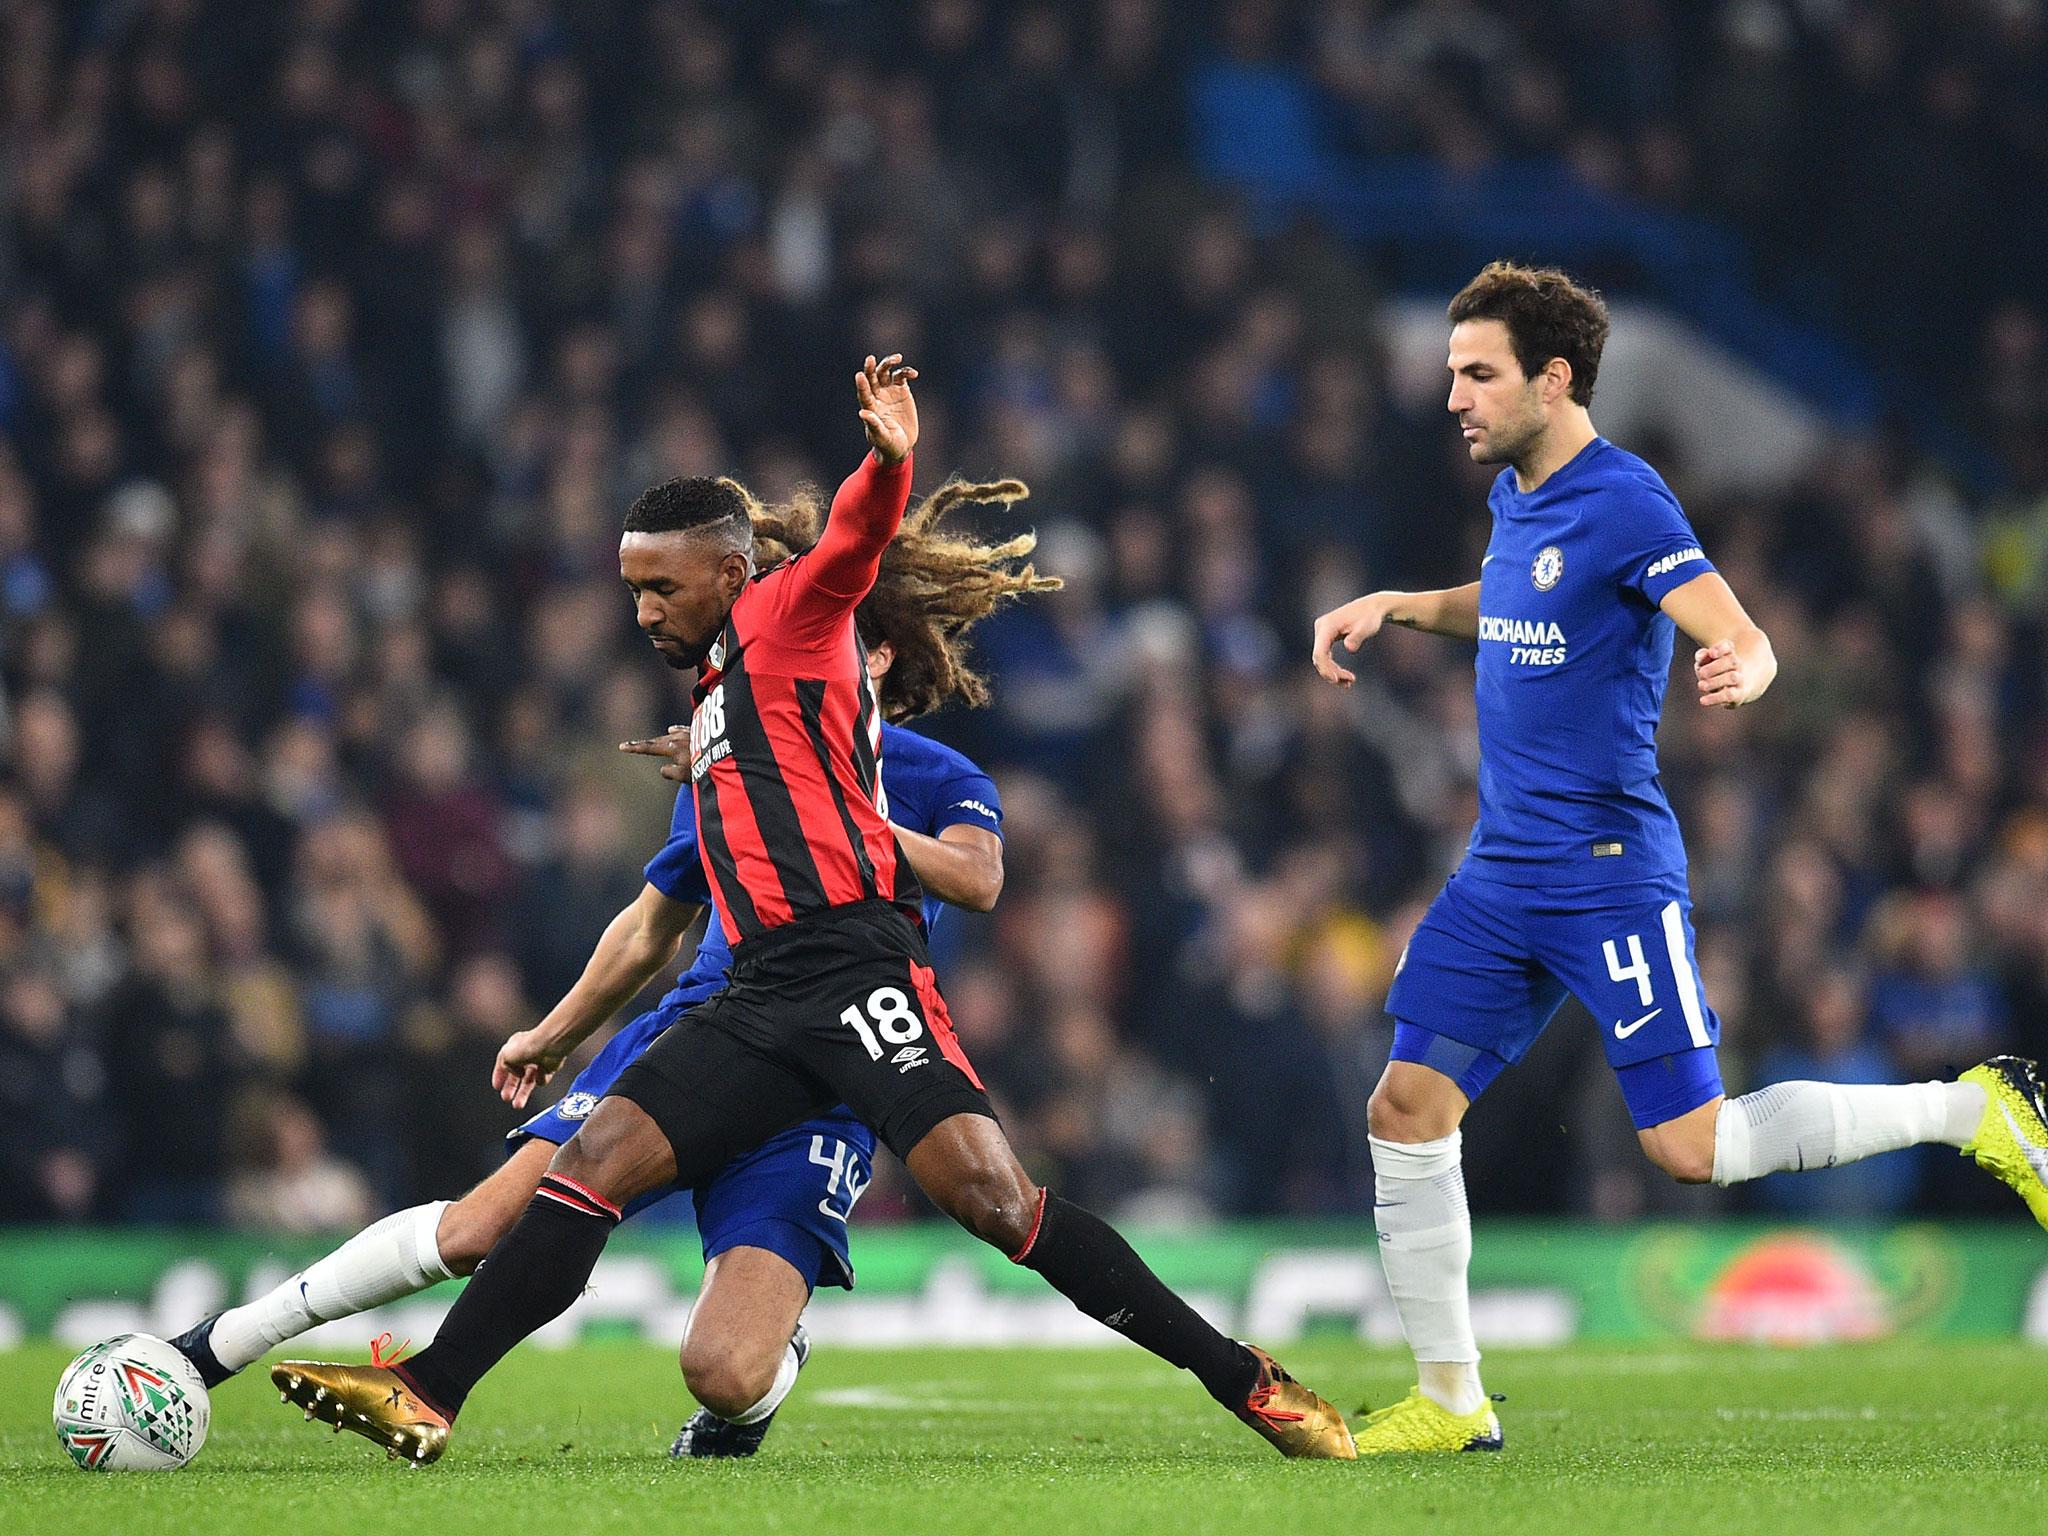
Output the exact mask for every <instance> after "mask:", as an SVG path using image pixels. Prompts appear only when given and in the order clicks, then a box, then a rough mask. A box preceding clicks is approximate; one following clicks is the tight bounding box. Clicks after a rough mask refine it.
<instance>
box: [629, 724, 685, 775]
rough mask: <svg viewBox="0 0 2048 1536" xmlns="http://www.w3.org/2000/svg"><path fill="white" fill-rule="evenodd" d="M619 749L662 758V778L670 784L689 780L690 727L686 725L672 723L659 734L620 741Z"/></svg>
mask: <svg viewBox="0 0 2048 1536" xmlns="http://www.w3.org/2000/svg"><path fill="white" fill-rule="evenodd" d="M619 750H620V751H621V752H631V753H633V754H634V755H635V756H638V757H659V758H662V759H664V761H663V763H662V765H661V776H662V777H663V778H664V779H667V780H668V781H669V782H670V783H671V784H687V783H689V782H690V728H689V727H688V726H687V725H672V726H670V727H669V728H668V729H667V730H666V731H664V732H662V733H661V735H659V736H649V737H646V738H644V739H642V740H640V741H622V742H620V743H619Z"/></svg>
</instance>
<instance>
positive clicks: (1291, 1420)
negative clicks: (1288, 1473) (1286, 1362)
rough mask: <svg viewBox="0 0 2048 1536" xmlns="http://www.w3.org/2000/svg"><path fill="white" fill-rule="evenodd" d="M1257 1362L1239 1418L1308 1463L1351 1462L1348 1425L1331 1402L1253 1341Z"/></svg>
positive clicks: (1250, 1346)
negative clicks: (1257, 1365) (1250, 1388)
mask: <svg viewBox="0 0 2048 1536" xmlns="http://www.w3.org/2000/svg"><path fill="white" fill-rule="evenodd" d="M1245 1348H1246V1349H1248V1350H1250V1351H1251V1352H1252V1356H1253V1358H1255V1359H1256V1360H1257V1361H1258V1362H1259V1379H1258V1380H1257V1381H1256V1382H1255V1383H1253V1385H1252V1390H1251V1394H1250V1395H1249V1396H1248V1397H1246V1398H1245V1400H1244V1406H1243V1407H1242V1408H1240V1409H1238V1410H1237V1416H1238V1417H1239V1418H1240V1419H1243V1420H1244V1421H1245V1423H1247V1424H1249V1425H1251V1427H1252V1428H1253V1429H1254V1430H1255V1431H1257V1432H1258V1434H1259V1435H1260V1436H1262V1437H1263V1438H1264V1439H1266V1440H1267V1441H1269V1442H1271V1444H1272V1446H1273V1449H1275V1450H1276V1451H1278V1452H1279V1453H1280V1454H1281V1455H1282V1456H1297V1457H1302V1458H1305V1459H1307V1460H1311V1461H1350V1460H1352V1459H1354V1458H1355V1457H1356V1456H1357V1455H1358V1448H1357V1447H1356V1446H1355V1445H1353V1444H1352V1443H1351V1427H1350V1426H1349V1425H1348V1424H1346V1423H1345V1422H1344V1415H1343V1414H1341V1413H1339V1412H1338V1411H1337V1410H1336V1408H1335V1406H1333V1405H1332V1404H1330V1403H1327V1402H1325V1401H1324V1400H1323V1399H1322V1398H1320V1397H1318V1396H1316V1394H1315V1393H1313V1392H1311V1391H1310V1390H1309V1389H1308V1388H1307V1387H1304V1386H1303V1385H1302V1384H1301V1383H1300V1382H1298V1381H1296V1380H1295V1379H1294V1378H1293V1377H1292V1376H1290V1375H1288V1374H1287V1372H1286V1371H1284V1370H1282V1369H1281V1367H1280V1362H1279V1361H1278V1360H1275V1359H1274V1358H1273V1357H1272V1356H1271V1355H1269V1354H1267V1353H1266V1352H1265V1351H1264V1350H1263V1349H1261V1348H1259V1346H1258V1345H1256V1344H1247V1345H1245Z"/></svg>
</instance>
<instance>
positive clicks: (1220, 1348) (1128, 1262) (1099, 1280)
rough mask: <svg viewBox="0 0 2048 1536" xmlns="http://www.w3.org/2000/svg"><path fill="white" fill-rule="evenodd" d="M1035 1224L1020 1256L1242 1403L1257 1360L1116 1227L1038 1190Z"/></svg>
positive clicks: (1123, 1330) (1220, 1397) (1066, 1292)
mask: <svg viewBox="0 0 2048 1536" xmlns="http://www.w3.org/2000/svg"><path fill="white" fill-rule="evenodd" d="M1040 1200H1041V1204H1040V1206H1039V1215H1038V1227H1037V1229H1036V1231H1034V1232H1033V1233H1032V1235H1031V1239H1030V1241H1028V1242H1027V1243H1025V1245H1024V1249H1023V1251H1022V1252H1021V1253H1018V1254H1016V1255H1015V1260H1016V1262H1017V1263H1019V1264H1022V1265H1023V1266H1024V1267H1025V1268H1027V1269H1035V1270H1037V1271H1038V1272H1039V1273H1040V1274H1041V1275H1043V1276H1045V1278H1046V1280H1047V1281H1048V1282H1050V1284H1051V1285H1052V1288H1053V1289H1054V1290H1056V1291H1058V1292H1059V1293H1060V1294H1061V1295H1062V1296H1064V1297H1066V1298H1067V1300H1069V1301H1071V1302H1072V1303H1073V1304H1074V1305H1075V1306H1077V1307H1079V1308H1080V1309H1081V1310H1082V1311H1083V1312H1086V1313H1087V1314H1088V1315H1089V1316H1090V1317H1092V1318H1094V1319H1095V1320H1096V1321H1097V1322H1099V1323H1102V1324H1104V1325H1106V1326H1108V1327H1110V1328H1114V1329H1115V1330H1116V1331H1117V1332H1118V1333H1120V1334H1122V1335H1123V1336H1124V1337H1125V1338H1127V1339H1129V1340H1130V1341H1131V1342H1132V1343H1133V1344H1140V1345H1143V1346H1144V1347H1145V1348H1146V1349H1149V1350H1151V1351H1152V1353H1153V1354H1155V1355H1157V1356H1158V1357H1159V1358H1160V1359H1162V1360H1165V1361H1167V1362H1168V1363H1170V1364H1173V1365H1177V1366H1179V1367H1180V1368H1181V1369H1182V1370H1184V1371H1193V1372H1194V1373H1195V1375H1196V1377H1197V1378H1198V1379H1199V1380H1200V1381H1201V1383H1202V1385H1203V1386H1205V1387H1207V1388H1208V1389H1209V1395H1210V1396H1211V1397H1213V1398H1215V1399H1216V1401H1217V1402H1219V1403H1222V1404H1223V1405H1224V1406H1225V1407H1226V1408H1230V1409H1233V1410H1235V1409H1238V1408H1242V1407H1243V1406H1244V1400H1245V1398H1246V1397H1248V1396H1249V1395H1250V1394H1251V1390H1252V1388H1253V1386H1255V1385H1256V1384H1257V1382H1258V1377H1259V1362H1258V1361H1257V1360H1255V1359H1254V1358H1253V1357H1252V1353H1251V1351H1250V1350H1248V1349H1246V1348H1245V1347H1244V1346H1243V1345H1242V1344H1240V1343H1238V1342H1237V1341H1236V1340H1235V1339H1230V1338H1226V1337H1224V1336H1223V1335H1222V1334H1220V1333H1218V1332H1217V1331H1216V1330H1215V1329H1214V1328H1211V1327H1210V1326H1209V1325H1208V1324H1207V1323H1206V1322H1204V1321H1203V1320H1202V1315H1201V1314H1200V1313H1199V1312H1197V1311H1196V1310H1195V1309H1194V1308H1193V1307H1191V1306H1189V1305H1188V1304H1187V1303H1186V1302H1185V1301H1182V1300H1181V1299H1180V1297H1179V1296H1178V1295H1177V1294H1175V1293H1174V1292H1173V1291H1170V1290H1168V1289H1167V1287H1166V1283H1165V1282H1164V1281H1162V1280H1161V1279H1160V1278H1159V1277H1158V1276H1157V1275H1155V1274H1153V1273H1152V1271H1151V1269H1150V1268H1148V1267H1147V1266H1146V1263H1145V1261H1144V1260H1143V1259H1141V1258H1139V1257H1138V1254H1137V1250H1135V1249H1134V1248H1132V1247H1131V1245H1130V1244H1129V1243H1127V1242H1125V1241H1124V1240H1123V1238H1121V1237H1120V1236H1118V1235H1117V1231H1116V1229H1115V1228H1114V1227H1112V1226H1110V1224H1109V1223H1108V1222H1106V1221H1104V1220H1103V1219H1102V1218H1101V1217H1100V1216H1097V1215H1095V1214H1094V1213H1093V1212H1090V1211H1084V1210H1083V1209H1081V1207H1080V1206H1078V1205H1075V1204H1073V1203H1072V1202H1071V1201H1068V1200H1062V1199H1061V1198H1060V1197H1059V1196H1058V1195H1056V1194H1054V1193H1053V1192H1052V1191H1051V1190H1046V1191H1045V1192H1044V1193H1043V1194H1042V1195H1041V1196H1040Z"/></svg>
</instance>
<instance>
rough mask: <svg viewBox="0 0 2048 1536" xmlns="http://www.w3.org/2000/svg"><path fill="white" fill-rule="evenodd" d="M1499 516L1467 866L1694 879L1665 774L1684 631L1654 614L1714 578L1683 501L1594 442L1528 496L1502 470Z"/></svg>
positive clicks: (1556, 881)
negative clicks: (1671, 687)
mask: <svg viewBox="0 0 2048 1536" xmlns="http://www.w3.org/2000/svg"><path fill="white" fill-rule="evenodd" d="M1488 505H1489V507H1490V508H1491V509H1492V512H1493V537H1492V538H1491V540H1490V541H1489V542H1488V545H1487V550H1486V558H1485V560H1484V561H1483V562H1482V565H1481V569H1480V575H1479V654H1478V659H1477V662H1476V664H1475V665H1476V670H1477V676H1478V681H1477V694H1478V703H1479V822H1478V825H1477V826H1476V827H1475V828H1474V829H1473V832H1472V841H1471V845H1470V847H1469V849H1468V850H1467V860H1468V862H1469V865H1470V867H1471V868H1472V870H1473V872H1474V873H1476V874H1484V875H1486V876H1488V877H1490V878H1493V879H1497V880H1503V881H1507V882H1509V883H1512V884H1518V885H1541V886H1549V887H1576V886H1596V885H1611V884H1620V883H1624V882H1628V881H1636V880H1648V879H1654V878H1658V877H1660V876H1665V875H1669V874H1673V873H1678V872H1682V871H1683V870H1684V868H1685V845H1684V843H1683V842H1682V841H1681V839H1680V837H1679V831H1678V819H1677V817H1676V816H1674V815H1673V814H1672V811H1671V803H1670V801H1669V800H1667V799H1666V798H1665V795H1664V789H1663V786H1662V785H1661V784H1660V783H1659V782H1658V778H1657V744H1656V732H1657V720H1658V717H1659V715H1660V714H1661V712H1662V710H1663V706H1664V687H1665V683H1666V682H1667V680H1668V679H1669V677H1670V674H1671V649H1672V635H1673V632H1674V629H1675V627H1676V626H1674V625H1673V624H1672V622H1671V620H1670V619H1669V618H1668V617H1667V616H1666V615H1665V614H1664V612H1663V611H1662V609H1660V608H1659V607H1658V604H1659V603H1660V602H1662V601H1663V598H1664V595H1665V594H1666V593H1667V592H1669V591H1671V590H1672V589H1673V588H1675V587H1679V586H1683V585H1684V584H1685V583H1686V582H1688V581H1691V580H1693V579H1694V578H1696V577H1698V576H1701V575H1703V574H1705V573H1706V572H1708V571H1711V570H1712V569H1713V568H1714V567H1713V565H1712V564H1711V563H1710V562H1709V561H1708V560H1707V557H1706V555H1705V553H1704V552H1703V551H1702V550H1701V548H1700V544H1699V540H1698V538H1697V537H1696V536H1695V535H1694V533H1693V530H1692V525H1691V524H1690V523H1689V522H1688V521H1687V520H1686V516H1685V513H1684V511H1683V510H1682V509H1681V508H1680V507H1679V505H1678V498H1677V497H1675V496H1673V495H1672V494H1671V490H1670V488H1669V487H1668V486H1666V485H1665V484H1664V481H1663V479H1662V478H1661V477H1660V476H1659V475H1658V474H1657V472H1656V471H1655V470H1654V469H1652V468H1651V467H1650V466H1649V465H1648V464H1646V463H1644V462H1643V460H1641V459H1639V458H1637V457H1636V456H1635V455H1634V454H1632V453H1629V452H1627V451H1626V450H1624V449H1621V448H1617V447H1615V446H1614V444H1612V443H1610V442H1608V441H1607V440H1606V439H1605V438H1599V437H1596V438H1594V439H1593V441H1592V442H1591V443H1589V444H1588V445H1587V446H1586V447H1585V448H1584V449H1582V450H1581V451H1580V452H1579V453H1578V455H1577V456H1576V457H1574V458H1573V459H1572V460H1571V461H1570V462H1569V463H1568V464H1566V465H1565V466H1564V467H1563V468H1561V469H1559V470H1558V471H1557V472H1556V473H1555V474H1553V475H1551V477H1550V478H1549V479H1547V480H1545V481H1544V482H1543V484H1542V485H1540V486H1538V487H1537V488H1536V489H1535V490H1533V491H1531V492H1528V493H1527V494H1523V493H1522V492H1521V491H1519V490H1518V489H1517V488H1516V483H1515V472H1514V470H1513V469H1512V468H1510V469H1504V470H1502V471H1501V473H1500V477H1499V478H1498V479H1496V480H1495V481H1494V483H1493V491H1492V494H1491V495H1490V496H1489V498H1488Z"/></svg>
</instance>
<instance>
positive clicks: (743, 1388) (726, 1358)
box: [682, 1343, 781, 1419]
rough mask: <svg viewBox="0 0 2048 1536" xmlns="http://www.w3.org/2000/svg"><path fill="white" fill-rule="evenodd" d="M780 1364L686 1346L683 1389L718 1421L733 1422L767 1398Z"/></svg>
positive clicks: (733, 1352) (774, 1358)
mask: <svg viewBox="0 0 2048 1536" xmlns="http://www.w3.org/2000/svg"><path fill="white" fill-rule="evenodd" d="M780 1364H781V1360H780V1358H779V1357H777V1356H772V1355H770V1356H763V1357H761V1358H759V1359H755V1358H753V1357H751V1356H749V1355H748V1354H746V1353H745V1352H743V1351H737V1350H733V1349H729V1348H721V1347H718V1346H707V1345H701V1344H695V1343H685V1344H684V1345H683V1355H682V1366H683V1385H684V1386H686V1387H688V1388H689V1389H690V1396H692V1397H694V1398H695V1399H697V1401H698V1402H700V1403H702V1404H703V1405H704V1406H705V1407H706V1408H709V1409H710V1410H711V1411H712V1412H713V1413H715V1414H717V1415H718V1416H719V1417H720V1418H722V1419H731V1418H736V1417H738V1416H739V1415H740V1414H743V1413H745V1412H746V1411H747V1410H748V1409H749V1408H751V1407H753V1406H754V1404H756V1403H758V1402H760V1401H761V1399H762V1398H764V1397H766V1396H767V1395H768V1390H769V1388H771V1387H773V1386H774V1385H775V1372H776V1369H777V1367H778V1366H779V1365H780Z"/></svg>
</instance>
